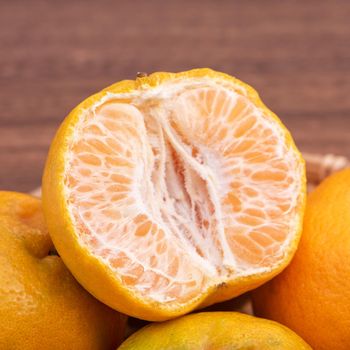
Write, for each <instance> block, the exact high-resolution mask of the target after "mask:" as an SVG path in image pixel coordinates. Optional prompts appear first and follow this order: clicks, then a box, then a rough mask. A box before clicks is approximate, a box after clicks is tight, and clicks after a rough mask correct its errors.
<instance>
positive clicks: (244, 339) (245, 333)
mask: <svg viewBox="0 0 350 350" xmlns="http://www.w3.org/2000/svg"><path fill="white" fill-rule="evenodd" d="M198 349H208V350H229V349H230V350H232V349H241V350H245V349H246V350H248V349H251V350H253V349H257V350H311V347H310V346H308V345H307V344H306V343H305V342H304V341H303V340H302V339H301V338H300V337H299V336H298V335H297V334H295V333H294V332H293V331H291V330H290V329H288V328H287V327H284V326H282V325H281V324H278V323H277V322H272V321H269V320H264V319H261V318H257V317H253V316H249V315H244V314H240V313H238V312H202V313H198V314H191V315H187V316H184V317H180V318H177V319H176V320H171V321H168V322H162V323H154V324H151V325H148V326H146V327H144V328H142V329H141V330H139V331H138V332H136V333H135V334H133V335H132V336H131V337H129V338H128V339H127V340H126V341H125V342H124V343H123V344H122V345H121V346H120V347H119V348H118V350H198Z"/></svg>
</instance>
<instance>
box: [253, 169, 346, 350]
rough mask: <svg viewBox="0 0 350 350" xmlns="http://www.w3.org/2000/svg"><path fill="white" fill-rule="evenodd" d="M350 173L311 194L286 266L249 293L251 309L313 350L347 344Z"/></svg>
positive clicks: (339, 175) (332, 178) (341, 347)
mask: <svg viewBox="0 0 350 350" xmlns="http://www.w3.org/2000/svg"><path fill="white" fill-rule="evenodd" d="M349 262H350V169H347V170H344V171H342V172H339V173H336V174H334V175H332V176H330V177H329V178H327V179H326V180H325V181H324V182H322V184H321V185H320V186H319V187H318V188H317V189H316V190H315V191H314V192H312V193H311V194H310V196H309V198H308V201H307V206H306V213H305V218H304V230H303V234H302V238H301V242H300V245H299V248H298V250H297V253H296V255H295V257H294V259H293V260H292V263H291V264H290V265H289V267H288V268H287V269H286V270H285V271H284V272H283V273H282V274H280V275H279V276H277V277H276V278H275V279H273V280H272V281H271V282H269V283H267V284H266V285H264V286H262V287H261V288H259V289H258V290H256V291H254V293H253V298H254V309H255V312H256V313H257V314H258V315H259V316H262V317H266V318H270V319H273V320H276V321H278V322H281V323H282V324H284V325H286V326H287V327H290V328H291V329H293V330H294V331H295V332H297V333H298V334H300V336H302V337H303V338H304V339H305V340H306V341H308V343H309V344H310V345H311V346H312V347H313V348H314V349H316V350H326V349H327V350H329V349H336V350H348V349H349V346H350V345H349V344H350V264H349Z"/></svg>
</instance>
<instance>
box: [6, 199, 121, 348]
mask: <svg viewBox="0 0 350 350" xmlns="http://www.w3.org/2000/svg"><path fill="white" fill-rule="evenodd" d="M50 251H53V245H52V241H51V239H50V236H49V234H48V232H47V229H46V226H45V223H44V219H43V215H42V211H41V203H40V200H38V199H36V198H34V197H31V196H29V195H25V194H20V193H14V192H0V261H1V264H0V329H1V336H0V348H1V349H14V350H15V349H28V350H30V349H77V350H79V349H84V350H86V349H91V350H92V349H96V350H97V349H101V350H102V349H103V350H105V349H115V347H116V346H118V345H119V344H120V343H121V341H122V340H123V336H124V330H125V323H126V317H125V316H123V315H121V314H119V313H118V312H116V311H115V310H112V309H110V308H108V307H107V306H105V305H103V304H102V303H100V302H99V301H98V300H96V299H94V298H93V297H92V296H91V295H90V294H89V293H87V292H86V291H85V290H84V289H83V288H82V287H81V286H80V285H79V284H78V283H77V281H76V280H75V279H74V278H73V276H72V275H71V273H70V272H69V270H68V269H67V268H66V267H65V266H64V264H63V262H62V259H61V258H60V257H59V256H57V255H50ZM51 254H52V253H51Z"/></svg>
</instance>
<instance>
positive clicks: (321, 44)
mask: <svg viewBox="0 0 350 350" xmlns="http://www.w3.org/2000/svg"><path fill="white" fill-rule="evenodd" d="M349 18H350V1H347V0H343V1H341V0H339V1H314V0H308V1H305V0H300V1H293V0H292V1H280V0H265V1H261V0H239V1H228V0H218V1H209V0H208V1H206V0H198V1H196V0H181V1H165V0H148V1H141V0H140V1H116V0H113V1H95V0H85V1H68V0H60V1H54V0H51V1H49V0H47V1H36V0H32V1H29V0H11V1H4V0H0V108H1V109H0V188H1V189H7V190H19V191H28V190H30V189H32V188H34V187H36V186H38V185H39V184H40V181H41V173H42V169H43V166H44V162H45V157H46V153H47V150H48V147H49V144H50V141H51V139H52V137H53V135H54V133H55V130H56V128H57V127H58V125H59V124H60V122H61V121H62V119H63V118H64V117H65V115H66V114H67V113H68V112H69V111H70V109H72V108H73V107H74V106H75V105H76V104H77V103H79V102H80V101H81V100H82V99H84V98H85V97H87V96H88V95H90V94H92V93H94V92H96V91H98V90H100V89H102V88H103V87H105V86H107V85H109V84H111V83H113V82H115V81H118V80H121V79H125V78H133V77H134V76H135V73H136V72H137V71H146V72H152V71H158V70H168V71H181V70H185V69H190V68H193V67H211V68H214V69H218V70H221V71H224V72H227V73H230V74H232V75H235V76H237V77H238V78H240V79H242V80H244V81H246V82H248V83H249V84H251V85H253V86H254V87H255V88H256V89H257V90H258V91H259V93H260V95H261V97H262V99H263V100H264V101H265V103H266V104H267V105H268V106H269V107H270V108H271V109H272V110H273V111H275V112H276V113H277V114H278V115H279V116H280V118H281V119H282V120H283V121H284V123H285V124H286V125H287V126H288V127H289V129H290V130H291V132H292V134H293V136H294V138H295V140H296V142H297V145H298V146H299V147H300V149H301V150H303V151H309V152H310V151H311V152H320V153H329V152H330V153H335V154H344V155H346V156H348V157H349V156H350V98H349V92H350V25H349Z"/></svg>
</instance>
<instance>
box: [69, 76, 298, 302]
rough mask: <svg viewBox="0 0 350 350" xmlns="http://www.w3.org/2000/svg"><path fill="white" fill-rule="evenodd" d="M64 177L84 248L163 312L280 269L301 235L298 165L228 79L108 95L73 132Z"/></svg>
mask: <svg viewBox="0 0 350 350" xmlns="http://www.w3.org/2000/svg"><path fill="white" fill-rule="evenodd" d="M64 173H65V176H64V187H65V199H66V202H67V205H68V211H69V213H70V216H71V219H72V221H73V223H74V227H75V232H76V234H77V236H78V239H79V242H80V244H81V245H82V246H84V247H86V248H87V249H88V250H89V251H90V252H91V254H92V255H94V256H95V257H98V258H99V259H100V261H101V262H102V263H103V264H104V265H105V266H107V267H108V269H109V270H110V271H112V273H113V274H114V275H115V278H117V279H118V280H119V281H120V282H121V283H122V284H123V285H124V286H126V287H127V288H129V289H130V290H132V291H134V292H135V293H137V295H139V296H141V298H146V299H150V300H153V301H156V302H164V303H171V302H176V303H186V302H188V301H190V300H193V299H195V298H197V297H198V296H199V295H201V294H205V292H206V291H207V290H210V288H212V287H213V286H214V285H217V284H220V283H222V282H228V281H232V280H235V279H237V278H240V277H244V276H245V277H246V276H253V275H256V274H258V273H267V272H270V271H272V270H277V269H278V267H279V266H280V265H281V264H282V262H283V261H284V260H285V257H286V256H287V255H288V254H290V253H289V250H290V249H291V248H290V247H291V245H292V242H293V241H295V239H296V237H297V235H298V232H299V225H300V220H301V218H300V217H301V213H300V208H299V207H298V206H299V205H300V203H302V200H303V199H302V197H303V194H302V193H303V186H304V183H303V181H304V168H303V162H302V161H301V159H300V155H299V153H298V152H297V151H296V149H295V146H294V144H293V143H292V141H291V140H290V137H289V135H288V134H287V132H286V131H285V129H284V128H283V126H282V125H281V123H280V122H279V121H278V120H277V118H275V117H274V116H272V115H271V113H269V112H267V111H266V109H265V108H264V107H262V106H261V105H259V104H257V103H254V101H252V99H251V97H250V96H248V94H247V92H246V91H244V89H243V90H242V87H241V86H238V85H236V84H234V83H233V82H229V81H227V80H223V79H219V78H218V79H208V78H207V77H188V78H184V77H182V78H178V79H169V80H168V81H165V82H163V83H160V84H159V85H158V86H156V87H151V86H149V85H142V86H141V87H140V88H139V89H135V90H134V91H132V92H128V93H113V92H110V93H109V94H108V95H106V96H105V97H104V98H103V99H101V100H99V101H98V102H96V103H95V104H94V105H93V106H91V107H90V108H87V110H86V111H85V113H83V114H82V117H81V118H80V119H79V121H78V123H77V125H76V126H75V131H74V136H73V137H72V138H71V140H70V144H69V151H68V152H67V155H66V163H65V169H64ZM232 296H234V295H231V297H232Z"/></svg>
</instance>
